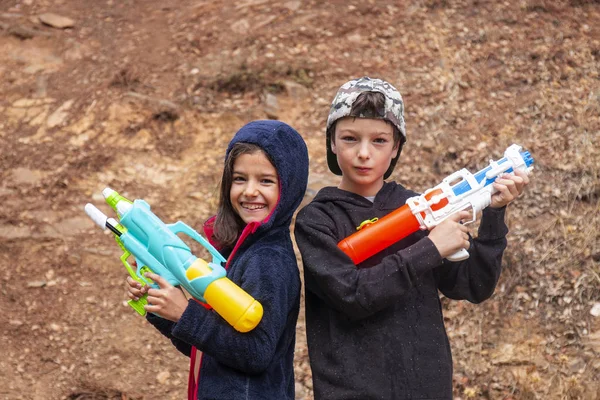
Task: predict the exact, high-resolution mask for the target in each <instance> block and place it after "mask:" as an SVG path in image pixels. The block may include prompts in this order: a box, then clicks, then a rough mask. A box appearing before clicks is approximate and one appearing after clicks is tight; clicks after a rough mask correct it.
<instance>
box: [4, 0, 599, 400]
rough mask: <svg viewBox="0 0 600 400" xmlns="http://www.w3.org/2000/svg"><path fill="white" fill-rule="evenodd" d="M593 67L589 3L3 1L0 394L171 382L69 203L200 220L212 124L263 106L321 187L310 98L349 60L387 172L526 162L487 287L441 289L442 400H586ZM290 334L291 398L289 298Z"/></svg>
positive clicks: (211, 169) (179, 373)
mask: <svg viewBox="0 0 600 400" xmlns="http://www.w3.org/2000/svg"><path fill="white" fill-rule="evenodd" d="M599 66H600V2H599V1H598V0H588V1H586V0H560V1H548V0H509V1H503V2H493V1H485V0H483V1H482V0H417V1H383V0H381V1H379V0H367V1H339V0H335V1H329V2H321V1H316V0H305V1H299V0H289V1H284V0H282V1H269V0H241V1H236V2H228V1H225V2H223V1H217V0H206V1H201V0H195V1H192V0H181V1H178V2H164V1H157V0H146V1H143V2H134V1H132V0H123V1H115V0H103V1H92V0H79V1H68V0H55V1H49V0H2V1H0V204H1V205H0V265H2V268H1V269H0V310H2V312H1V317H0V341H1V343H2V346H1V348H2V350H1V355H2V356H1V357H0V398H2V399H11V400H12V399H32V400H37V399H63V400H64V399H68V400H84V399H85V400H88V399H89V400H92V399H93V400H97V399H111V400H112V399H121V400H124V399H130V400H132V399H145V400H149V399H182V398H186V393H187V391H186V385H187V364H188V361H187V359H186V358H185V357H184V356H182V355H180V354H179V353H177V351H176V350H175V349H174V348H173V347H172V346H171V345H170V344H169V343H168V342H167V341H166V340H164V339H163V338H162V337H161V336H160V334H158V333H157V332H156V331H154V329H151V327H150V326H149V325H148V324H147V323H146V321H145V320H144V319H143V318H141V317H139V316H138V315H137V314H136V313H135V312H133V311H132V310H131V309H130V308H129V307H128V306H127V305H126V304H125V299H126V295H125V292H126V290H125V284H124V280H125V276H126V271H125V269H124V268H123V267H122V266H121V264H120V262H119V260H118V256H119V255H120V251H119V249H118V247H117V246H116V245H115V243H114V241H113V240H112V238H110V235H103V234H102V232H101V231H100V230H99V229H97V228H96V227H95V226H94V225H93V223H92V222H91V221H90V220H89V219H88V218H87V216H86V215H85V214H84V213H83V206H84V205H85V203H87V202H93V203H95V204H96V205H99V206H100V207H101V208H102V207H104V206H103V205H102V203H103V200H102V197H101V195H100V192H101V190H102V189H103V188H104V187H106V186H111V187H113V188H114V189H116V190H118V191H120V192H121V193H123V194H124V195H126V196H128V197H130V198H143V199H145V200H146V201H148V202H149V203H150V204H151V205H152V207H153V210H154V211H155V212H156V213H157V215H159V216H161V217H162V218H163V219H164V220H165V221H169V222H170V221H175V220H182V221H185V222H186V223H188V224H189V225H192V226H195V227H198V228H199V227H200V226H201V224H202V222H203V221H204V220H205V219H206V218H208V217H209V216H210V215H212V213H214V211H215V206H216V198H217V188H218V183H219V178H220V172H221V171H220V168H221V164H222V161H223V154H224V149H225V146H226V144H227V142H228V141H229V139H230V138H231V136H232V135H233V133H234V132H235V131H236V130H237V129H238V128H239V127H241V126H242V125H243V124H245V123H246V122H248V121H251V120H254V119H265V118H276V119H281V120H283V121H285V122H287V123H289V124H291V125H293V126H294V127H296V128H297V129H298V131H300V132H301V133H302V135H303V137H304V138H305V140H306V142H307V144H308V147H309V152H310V156H311V176H310V185H309V186H310V188H309V190H308V192H307V195H306V199H305V200H306V201H309V200H310V199H311V198H312V196H314V194H315V193H316V192H317V191H318V190H319V189H320V188H321V187H323V186H326V185H336V184H337V178H336V177H334V176H332V175H331V174H330V173H329V172H328V170H327V166H326V163H325V152H324V150H325V147H324V126H325V120H326V117H327V113H328V107H329V102H330V101H331V99H332V97H333V95H334V94H335V91H336V89H337V87H338V86H339V85H340V84H342V83H343V82H345V81H347V80H349V79H351V78H354V77H359V76H363V75H369V76H372V77H381V78H384V79H387V80H389V81H391V82H393V83H395V84H396V86H397V87H398V88H399V90H400V91H401V93H402V94H403V96H404V99H405V103H406V120H407V130H408V144H407V146H406V147H405V150H404V152H403V154H402V157H401V160H400V163H399V166H398V168H396V171H395V173H394V175H393V176H392V177H393V178H394V179H396V180H398V181H400V182H402V183H403V184H405V185H406V186H409V187H411V188H413V189H415V190H418V191H422V190H425V189H427V188H428V187H431V186H433V185H435V184H437V183H438V182H439V181H440V180H441V179H442V178H443V177H445V176H446V175H448V174H449V173H451V172H453V171H455V170H457V169H460V168H463V167H466V168H468V169H469V170H471V171H473V172H475V171H477V170H478V169H480V168H483V167H484V166H485V165H486V164H487V162H488V161H489V159H496V158H499V157H500V156H501V155H502V153H503V151H504V149H506V147H507V146H509V145H510V144H512V143H518V144H520V145H522V146H523V147H524V148H526V149H527V150H529V151H531V153H532V154H533V156H534V158H535V170H534V174H533V175H532V183H531V184H530V185H529V187H528V188H527V192H526V193H525V195H524V196H522V197H521V198H520V199H518V201H516V202H515V203H514V204H513V205H511V206H510V209H509V212H508V215H507V220H508V223H509V227H510V230H511V232H510V234H509V248H508V250H507V252H506V254H505V259H504V271H503V274H502V277H501V280H500V283H499V286H498V288H497V290H496V293H495V295H494V296H493V297H492V298H491V299H490V300H488V301H486V302H485V303H483V304H480V305H472V304H469V303H464V302H455V301H448V299H443V306H444V308H445V322H446V327H447V330H448V333H449V336H450V341H451V345H452V348H453V353H454V364H455V374H454V375H455V379H454V389H455V398H456V399H504V400H509V399H527V400H530V399H550V400H553V399H561V400H562V399H585V400H599V399H600V240H599V239H600V228H599V226H600V212H599V211H600V150H599V145H600V138H599V135H600V134H599V132H600V75H599ZM103 209H104V210H105V211H106V212H108V211H109V210H108V208H107V207H104V208H103ZM297 342H298V343H297V349H296V350H297V351H296V361H295V367H296V379H297V384H296V394H297V396H296V397H297V399H299V400H303V399H304V400H310V399H312V385H311V376H310V369H309V367H308V360H307V350H306V339H305V329H304V318H303V317H302V316H301V318H300V321H299V322H298V341H297Z"/></svg>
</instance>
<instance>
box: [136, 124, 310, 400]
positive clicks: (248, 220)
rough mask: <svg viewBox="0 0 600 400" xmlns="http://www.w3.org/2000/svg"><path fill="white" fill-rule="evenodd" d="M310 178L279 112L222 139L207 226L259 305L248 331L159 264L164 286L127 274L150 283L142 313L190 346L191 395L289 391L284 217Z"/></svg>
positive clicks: (292, 306) (291, 295)
mask: <svg viewBox="0 0 600 400" xmlns="http://www.w3.org/2000/svg"><path fill="white" fill-rule="evenodd" d="M307 180H308V152H307V149H306V144H305V143H304V140H303V139H302V137H301V136H300V135H299V134H298V132H296V131H295V130H294V129H293V128H291V127H290V126H288V125H286V124H284V123H282V122H279V121H254V122H251V123H249V124H247V125H245V126H244V127H242V128H241V129H240V130H239V131H238V132H237V133H236V135H235V136H234V138H233V139H232V140H231V142H230V143H229V146H228V147H227V152H226V157H225V169H224V171H223V178H222V181H221V192H220V199H219V207H218V211H217V215H216V216H215V217H212V218H211V219H209V220H208V221H207V223H206V224H205V226H204V232H205V234H206V236H207V237H208V238H209V240H211V241H212V242H213V244H214V245H215V246H216V247H217V248H219V249H220V251H221V254H222V255H223V256H224V257H226V258H227V264H226V266H225V268H226V269H227V277H228V278H229V279H231V280H232V281H233V282H235V283H237V284H238V285H239V286H240V287H241V288H242V289H244V290H245V291H246V292H248V293H249V294H250V295H251V296H252V297H254V298H255V299H256V300H258V301H259V302H260V303H261V304H262V306H263V309H264V314H263V317H262V320H261V321H260V323H259V324H258V326H257V327H256V328H254V329H253V330H252V331H250V332H248V333H240V332H237V331H235V330H234V329H233V328H232V327H231V326H230V325H229V324H228V323H227V322H225V320H223V319H222V318H221V317H220V316H219V315H218V314H216V313H215V312H213V311H211V310H208V309H207V308H205V307H204V306H203V305H202V304H199V303H198V302H197V301H195V300H193V299H190V300H189V301H188V300H187V299H186V297H185V295H184V294H183V292H182V291H181V289H179V288H177V287H173V286H171V285H170V284H169V283H168V282H166V281H165V280H164V279H162V278H161V277H160V276H158V275H156V274H148V275H147V276H148V277H149V278H151V279H152V280H154V281H155V282H157V283H158V285H159V286H160V289H149V290H148V287H147V286H144V287H142V286H141V285H140V284H139V283H137V282H135V281H134V280H133V279H131V278H128V279H127V282H128V284H129V288H128V289H129V293H128V294H129V297H130V298H132V299H138V298H139V297H140V296H143V295H144V293H146V292H148V303H149V304H148V305H147V306H146V310H147V311H148V312H149V314H148V317H147V318H148V321H149V322H150V323H152V324H153V325H154V326H155V327H156V328H157V329H158V330H159V331H160V332H162V333H163V334H164V335H165V336H167V337H168V338H169V339H171V341H172V342H173V344H174V345H175V347H176V348H177V349H178V350H179V351H181V352H182V353H184V354H186V355H188V356H190V378H189V388H188V399H190V400H194V399H236V400H238V399H274V400H275V399H276V400H281V399H293V398H294V370H293V358H294V345H295V339H296V321H297V318H298V311H299V308H300V276H299V271H298V265H297V262H296V256H295V254H294V250H293V247H292V240H291V237H290V231H289V225H290V223H291V220H292V214H293V213H294V211H295V210H296V208H297V207H298V206H299V205H300V202H301V201H302V198H303V196H304V192H305V190H306V185H307ZM150 313H153V314H150ZM200 352H201V353H200Z"/></svg>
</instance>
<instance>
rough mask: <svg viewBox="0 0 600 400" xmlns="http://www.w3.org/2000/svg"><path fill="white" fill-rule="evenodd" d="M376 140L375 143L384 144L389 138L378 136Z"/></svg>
mask: <svg viewBox="0 0 600 400" xmlns="http://www.w3.org/2000/svg"><path fill="white" fill-rule="evenodd" d="M374 142H375V143H381V144H384V143H387V142H388V140H387V139H385V138H377V139H375V140H374Z"/></svg>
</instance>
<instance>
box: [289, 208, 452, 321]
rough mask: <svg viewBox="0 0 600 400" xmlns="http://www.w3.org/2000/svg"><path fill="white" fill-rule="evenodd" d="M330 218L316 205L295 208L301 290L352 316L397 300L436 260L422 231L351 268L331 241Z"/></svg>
mask: <svg viewBox="0 0 600 400" xmlns="http://www.w3.org/2000/svg"><path fill="white" fill-rule="evenodd" d="M332 226H335V224H334V223H333V221H331V218H330V217H329V216H328V215H327V214H326V213H325V212H323V211H322V210H320V209H319V208H318V207H312V206H311V205H309V206H307V207H305V208H304V209H302V210H301V211H300V213H299V214H298V218H297V219H296V227H295V232H294V233H295V238H296V242H297V244H298V248H299V249H300V253H301V255H302V262H303V264H304V277H305V280H304V281H305V285H306V290H307V291H310V292H311V293H313V294H315V295H316V296H318V297H319V298H320V299H322V300H323V301H324V302H325V303H326V304H327V305H328V306H330V307H332V308H334V309H336V310H337V311H339V312H341V313H343V314H345V315H347V316H348V317H349V318H352V319H362V318H366V317H368V316H370V315H372V314H374V313H376V312H378V311H380V310H382V309H384V308H385V307H387V306H388V305H390V304H392V303H395V302H397V301H398V300H399V299H400V297H402V296H403V295H404V294H405V293H406V292H407V291H408V290H410V289H412V288H413V287H414V285H415V283H416V281H417V278H418V276H419V275H421V274H423V273H425V272H427V271H430V270H432V269H433V268H434V267H437V266H439V265H440V264H441V263H442V259H441V257H440V254H439V252H438V251H437V249H436V248H435V246H434V244H433V242H432V241H431V240H430V239H429V238H427V237H424V238H422V239H421V240H419V241H417V242H416V243H415V244H413V245H411V246H409V247H407V248H405V249H403V250H400V251H398V252H396V253H395V254H392V255H389V256H387V257H385V258H384V259H383V260H382V261H381V263H379V264H377V265H375V266H373V267H370V268H357V267H356V266H355V265H354V263H353V262H352V260H351V259H350V258H349V257H348V256H347V255H346V254H345V253H344V252H342V250H340V249H339V248H338V246H337V243H338V240H337V235H336V233H335V232H333V231H332V228H331V227H332Z"/></svg>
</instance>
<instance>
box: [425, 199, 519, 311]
mask: <svg viewBox="0 0 600 400" xmlns="http://www.w3.org/2000/svg"><path fill="white" fill-rule="evenodd" d="M505 210H506V207H503V208H500V209H493V208H489V207H488V208H486V209H485V210H483V213H482V217H481V223H480V225H479V232H478V235H477V238H475V239H471V246H470V248H469V258H468V259H466V260H464V261H460V262H450V261H448V260H444V264H443V265H442V266H441V267H439V268H436V269H435V271H434V274H435V276H436V279H437V282H438V288H439V290H440V291H441V292H442V293H443V294H444V296H446V297H448V298H451V299H455V300H468V301H470V302H472V303H480V302H482V301H484V300H486V299H488V298H489V297H491V296H492V294H493V293H494V290H495V289H496V284H497V283H498V279H499V278H500V272H501V271H502V255H503V253H504V250H505V249H506V244H507V241H506V234H507V233H508V228H507V226H506V224H505V223H504V213H505Z"/></svg>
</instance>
